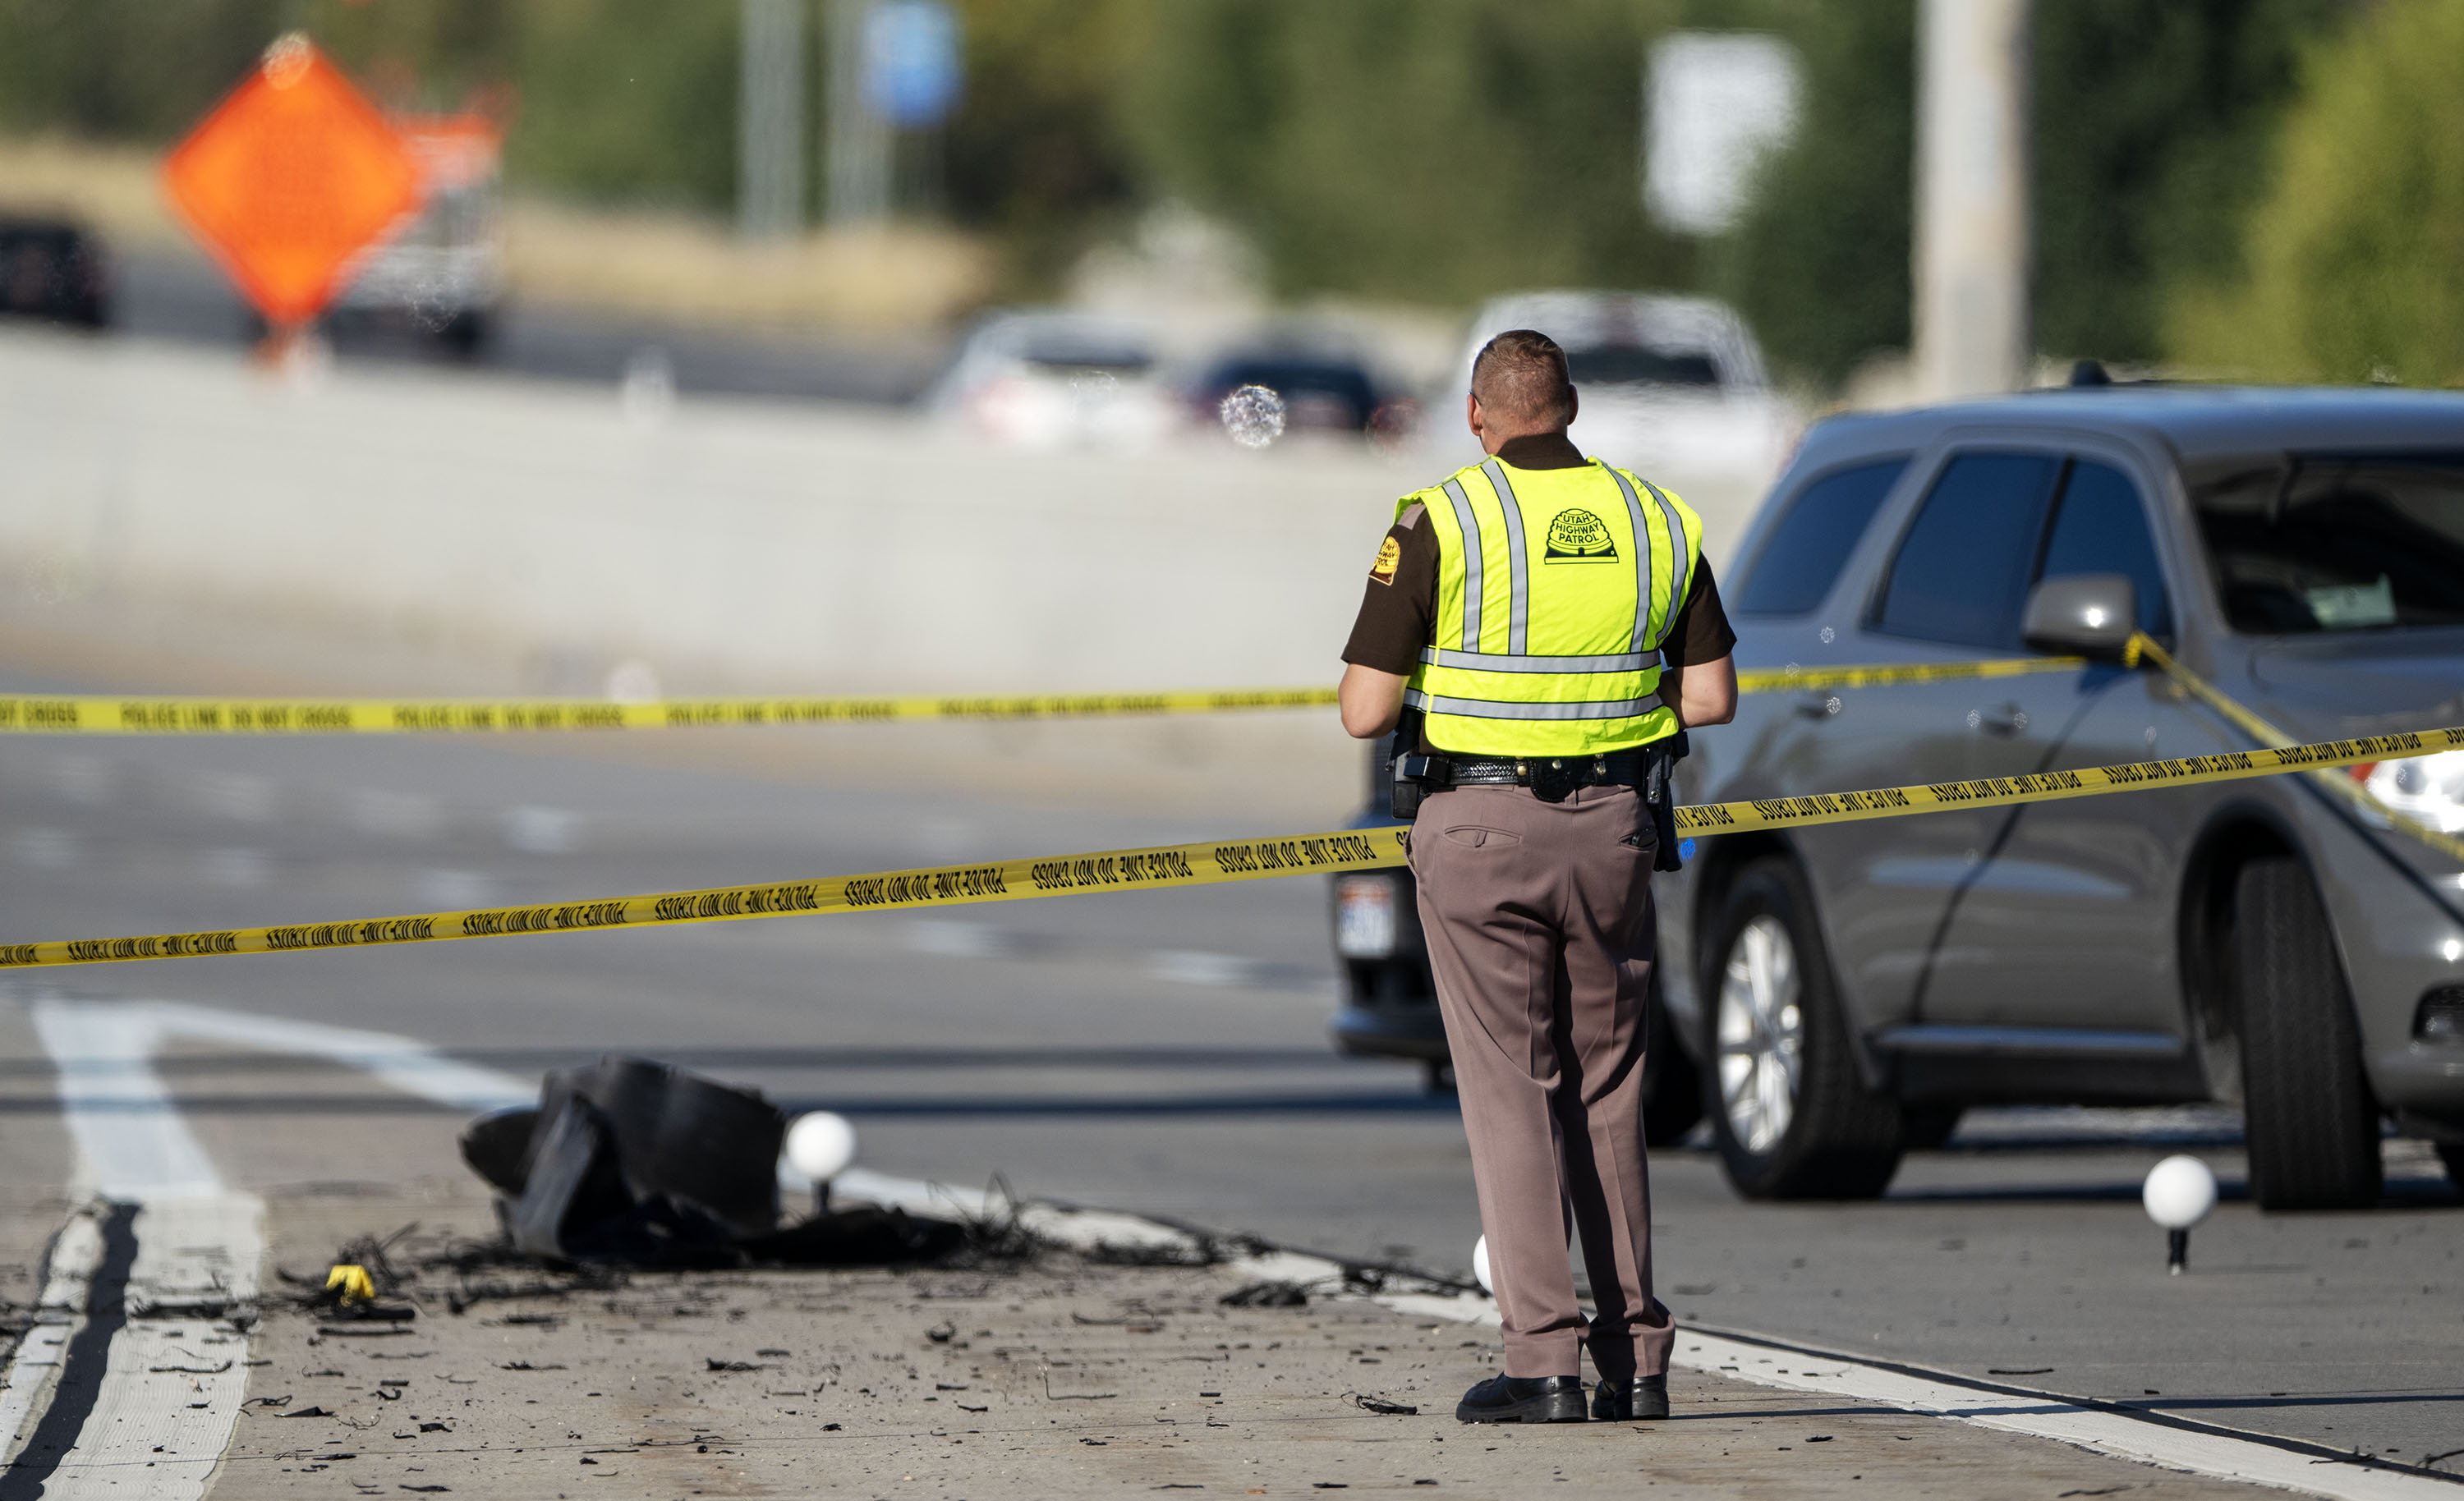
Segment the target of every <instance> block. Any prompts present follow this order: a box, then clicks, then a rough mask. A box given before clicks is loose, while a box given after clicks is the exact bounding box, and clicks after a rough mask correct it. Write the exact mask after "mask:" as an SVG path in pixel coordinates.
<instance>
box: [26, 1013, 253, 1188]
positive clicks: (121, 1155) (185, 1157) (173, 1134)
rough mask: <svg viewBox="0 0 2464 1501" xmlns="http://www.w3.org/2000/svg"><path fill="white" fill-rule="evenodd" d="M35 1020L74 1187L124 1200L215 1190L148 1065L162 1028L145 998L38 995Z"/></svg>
mask: <svg viewBox="0 0 2464 1501" xmlns="http://www.w3.org/2000/svg"><path fill="white" fill-rule="evenodd" d="M33 1023H34V1034H35V1035H36V1036H38V1037H40V1038H41V1039H42V1042H43V1050H44V1051H45V1052H47V1053H49V1054H50V1055H52V1064H53V1067H54V1069H55V1072H56V1073H57V1076H58V1081H59V1082H58V1088H59V1096H60V1111H61V1114H63V1115H64V1116H66V1117H67V1120H68V1127H69V1137H70V1140H72V1141H74V1142H76V1143H77V1154H78V1158H79V1166H78V1169H77V1176H78V1182H79V1186H83V1187H87V1188H90V1189H92V1190H93V1191H94V1192H96V1193H99V1194H100V1195H102V1196H103V1197H104V1198H106V1199H117V1200H121V1201H123V1202H126V1203H130V1204H143V1203H144V1202H146V1201H147V1200H149V1199H169V1198H187V1197H197V1196H202V1195H207V1194H215V1193H220V1192H221V1191H222V1186H223V1183H222V1177H221V1175H220V1174H218V1173H216V1172H215V1171H214V1164H212V1163H211V1162H209V1161H208V1160H207V1158H206V1149H205V1148H204V1147H202V1146H199V1145H198V1144H197V1139H196V1137H195V1136H193V1135H192V1134H190V1132H189V1130H188V1127H187V1122H186V1121H184V1120H181V1119H180V1112H179V1110H178V1108H177V1107H176V1106H174V1105H173V1104H172V1103H171V1093H170V1091H169V1090H167V1089H165V1088H164V1087H163V1080H162V1078H161V1077H160V1076H158V1075H157V1074H156V1073H155V1072H154V1049H155V1046H156V1044H157V1043H159V1042H160V1041H161V1040H162V1035H163V1033H162V1029H161V1028H160V1026H159V1025H158V1024H157V1022H156V1020H155V1018H154V1016H153V1015H152V1014H151V1011H150V1009H149V1008H148V1007H146V1006H145V1005H144V1004H143V1002H138V1003H126V1002H118V1001H61V1000H55V999H45V1000H38V1001H36V1002H35V1003H34V1005H33Z"/></svg>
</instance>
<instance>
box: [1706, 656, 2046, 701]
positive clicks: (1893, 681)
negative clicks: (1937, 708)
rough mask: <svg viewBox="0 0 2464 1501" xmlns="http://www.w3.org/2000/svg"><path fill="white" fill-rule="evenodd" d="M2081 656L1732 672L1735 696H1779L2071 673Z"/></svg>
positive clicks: (1775, 668) (2000, 658)
mask: <svg viewBox="0 0 2464 1501" xmlns="http://www.w3.org/2000/svg"><path fill="white" fill-rule="evenodd" d="M2086 665H2087V659H2086V658H2084V657H1997V658H1994V659H1991V660H1990V661H1985V662H1906V663H1876V664H1874V665H1870V666H1862V667H1800V666H1797V665H1795V664H1793V663H1792V664H1790V665H1788V666H1785V667H1757V668H1754V669H1751V670H1749V671H1740V672H1739V673H1738V674H1737V691H1738V692H1740V693H1784V692H1787V691H1788V690H1790V689H1792V688H1793V689H1798V690H1800V691H1806V692H1811V691H1813V690H1814V689H1815V688H1879V687H1889V686H1892V685H1897V684H1902V683H1954V682H1961V681H1966V680H1972V679H1977V678H2016V677H2021V676H2024V675H2025V674H2028V673H2032V672H2070V671H2073V670H2075V669H2077V668H2079V667H2084V666H2086Z"/></svg>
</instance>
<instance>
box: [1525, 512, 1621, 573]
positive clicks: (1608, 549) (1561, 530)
mask: <svg viewBox="0 0 2464 1501" xmlns="http://www.w3.org/2000/svg"><path fill="white" fill-rule="evenodd" d="M1540 561H1542V562H1544V563H1614V562H1616V561H1617V538H1615V537H1613V536H1611V535H1609V529H1608V524H1607V523H1606V522H1603V521H1602V520H1600V518H1599V517H1597V516H1595V515H1593V514H1592V513H1591V512H1590V511H1559V512H1557V519H1556V520H1554V521H1551V522H1550V523H1549V547H1548V551H1546V552H1544V553H1542V554H1541V555H1540Z"/></svg>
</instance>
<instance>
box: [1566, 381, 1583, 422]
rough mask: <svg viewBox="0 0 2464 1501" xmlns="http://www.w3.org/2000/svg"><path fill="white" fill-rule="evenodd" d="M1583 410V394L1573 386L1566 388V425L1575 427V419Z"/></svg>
mask: <svg viewBox="0 0 2464 1501" xmlns="http://www.w3.org/2000/svg"><path fill="white" fill-rule="evenodd" d="M1582 409H1583V393H1582V392H1581V391H1579V390H1577V389H1576V388H1574V387H1573V386H1571V385H1570V386H1568V387H1566V425H1567V426H1569V427H1572V426H1573V425H1574V417H1575V415H1576V414H1577V413H1579V412H1581V411H1582Z"/></svg>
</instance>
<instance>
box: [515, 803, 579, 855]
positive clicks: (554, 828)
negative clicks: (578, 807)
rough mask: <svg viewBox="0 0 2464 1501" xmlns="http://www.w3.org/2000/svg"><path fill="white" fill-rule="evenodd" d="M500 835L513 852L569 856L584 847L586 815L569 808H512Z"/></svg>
mask: <svg viewBox="0 0 2464 1501" xmlns="http://www.w3.org/2000/svg"><path fill="white" fill-rule="evenodd" d="M496 827H497V832H499V833H500V834H502V835H503V836H504V839H505V842H506V843H507V844H509V845H511V846H512V847H513V848H515V849H517V850H520V851H523V852H524V853H526V854H531V855H569V854H571V853H572V852H573V851H575V850H577V849H579V848H581V846H582V815H580V814H578V813H575V812H573V811H572V810H571V809H569V808H540V807H535V806H525V807H520V808H508V809H506V810H505V811H504V813H503V814H501V815H499V816H498V817H497V820H496Z"/></svg>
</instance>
